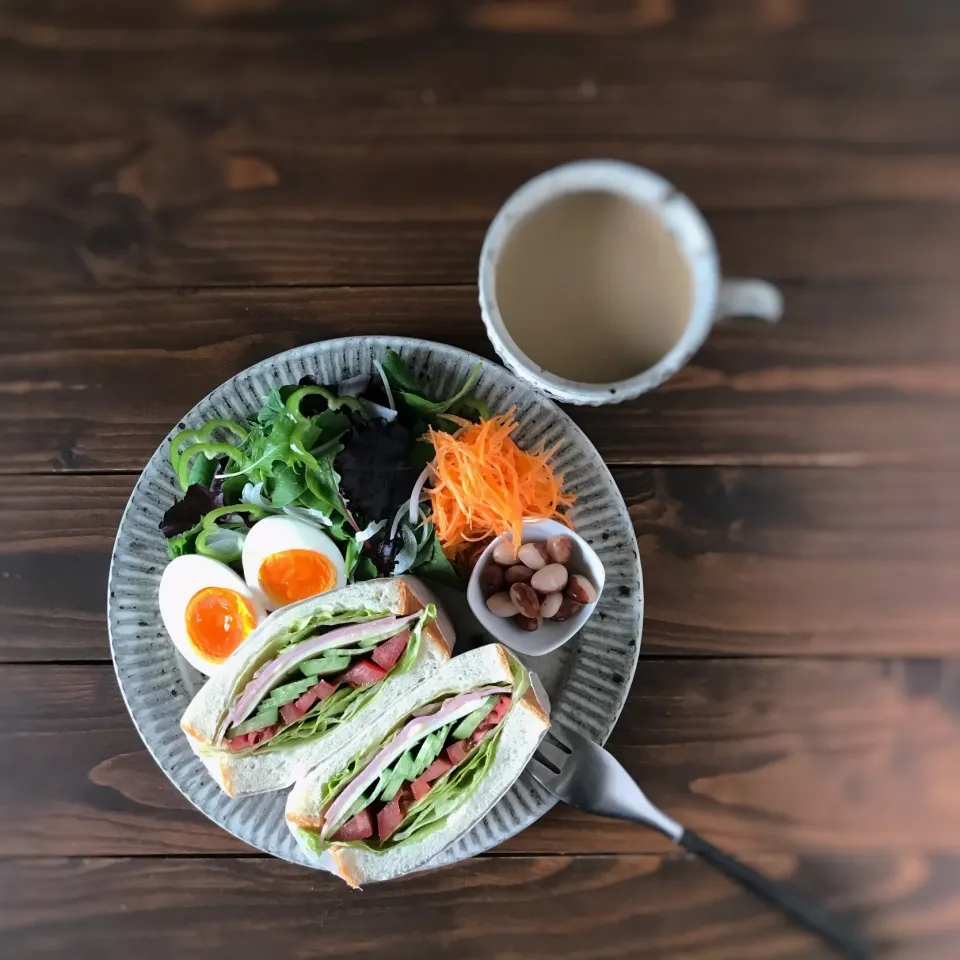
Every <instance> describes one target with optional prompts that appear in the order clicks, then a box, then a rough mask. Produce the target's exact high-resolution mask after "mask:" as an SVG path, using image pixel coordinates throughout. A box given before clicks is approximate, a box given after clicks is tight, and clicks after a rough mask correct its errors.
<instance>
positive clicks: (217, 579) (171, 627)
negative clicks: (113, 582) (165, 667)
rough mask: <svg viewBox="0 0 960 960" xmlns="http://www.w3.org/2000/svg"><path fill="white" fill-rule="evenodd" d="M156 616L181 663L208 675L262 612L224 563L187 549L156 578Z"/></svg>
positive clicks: (254, 624)
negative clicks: (182, 659) (161, 621)
mask: <svg viewBox="0 0 960 960" xmlns="http://www.w3.org/2000/svg"><path fill="white" fill-rule="evenodd" d="M160 615H161V616H162V617H163V625H164V626H165V627H166V628H167V633H169V634H170V638H171V639H172V640H173V642H174V643H175V644H176V647H177V649H178V650H179V651H180V652H181V653H182V654H183V655H184V657H185V658H186V659H187V662H188V663H190V664H191V665H192V666H194V667H196V668H197V669H198V670H199V671H200V672H201V673H205V674H206V675H207V676H210V674H211V673H213V671H214V669H215V668H216V667H217V666H219V665H220V664H221V663H223V661H224V660H226V659H227V657H229V656H230V654H231V653H233V651H234V650H236V649H237V647H239V646H240V644H241V643H243V641H244V640H245V639H246V638H247V636H248V635H249V634H250V633H251V632H252V631H253V628H254V627H256V625H257V624H258V623H259V622H260V621H261V620H262V619H263V618H264V617H265V616H266V611H265V610H264V609H263V604H262V603H261V602H260V600H259V598H258V597H257V596H256V595H255V594H254V592H253V591H252V590H251V589H250V588H249V587H248V586H247V585H246V584H245V583H244V582H243V580H242V579H241V578H240V577H238V576H237V574H235V573H234V572H233V571H232V570H231V569H230V568H229V567H228V566H226V564H223V563H220V562H219V561H218V560H211V559H210V558H209V557H201V556H197V555H195V554H189V555H187V556H183V557H177V558H176V559H175V560H171V561H170V563H168V564H167V567H166V569H165V570H164V571H163V576H161V577H160Z"/></svg>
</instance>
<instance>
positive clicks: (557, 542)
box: [547, 533, 573, 564]
mask: <svg viewBox="0 0 960 960" xmlns="http://www.w3.org/2000/svg"><path fill="white" fill-rule="evenodd" d="M547 556H548V557H549V558H550V560H551V561H552V562H553V563H563V564H567V563H569V562H570V558H571V557H572V556H573V541H572V540H571V539H570V538H569V537H565V536H564V535H563V534H562V533H558V534H557V535H556V536H555V537H551V538H550V539H549V540H548V541H547Z"/></svg>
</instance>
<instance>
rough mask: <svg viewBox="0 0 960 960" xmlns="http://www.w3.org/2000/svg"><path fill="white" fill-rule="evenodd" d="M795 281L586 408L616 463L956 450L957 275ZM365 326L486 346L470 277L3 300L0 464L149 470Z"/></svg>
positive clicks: (815, 459) (953, 454) (924, 457)
mask: <svg viewBox="0 0 960 960" xmlns="http://www.w3.org/2000/svg"><path fill="white" fill-rule="evenodd" d="M785 292H786V302H787V315H786V317H785V319H784V321H783V322H782V323H781V324H780V325H778V326H777V327H775V328H770V327H765V326H763V325H759V324H750V323H744V324H739V325H728V326H724V327H722V328H719V329H717V330H715V331H714V333H713V335H712V336H711V338H710V339H709V341H708V342H707V344H706V345H705V346H704V347H703V348H702V349H701V351H700V352H699V353H698V354H697V356H696V357H695V358H694V360H693V361H692V363H691V364H690V365H689V366H688V367H687V368H685V369H684V370H683V371H682V372H681V373H680V374H679V375H678V376H677V377H675V378H674V379H673V380H671V381H669V382H668V383H667V384H665V385H664V386H663V387H662V388H661V389H660V390H658V391H657V392H655V393H654V394H651V395H649V396H646V397H643V398H640V399H639V400H637V401H634V402H631V403H627V404H622V405H619V406H614V407H605V408H603V409H599V410H598V409H589V408H577V409H574V410H573V411H572V413H573V416H574V417H575V419H576V420H577V421H578V422H579V423H580V424H581V426H582V427H583V428H584V430H586V432H587V434H588V435H589V436H590V438H591V439H592V440H593V442H594V443H595V444H596V446H597V448H598V450H599V451H600V453H601V454H602V455H603V457H604V458H605V459H606V460H607V462H608V463H612V464H616V463H650V462H651V461H654V462H657V461H659V462H674V463H675V462H695V463H703V462H712V463H716V462H744V461H746V462H753V463H801V464H810V463H813V464H822V465H830V466H834V465H843V466H850V465H861V464H868V465H869V464H875V463H917V462H927V463H935V462H936V463H953V464H956V463H957V462H958V460H960V453H958V445H957V443H956V435H957V429H956V424H957V423H958V422H960V327H958V325H957V323H956V317H957V315H958V311H960V284H957V283H956V282H951V283H936V284H875V285H869V286H868V285H863V284H816V285H813V286H802V285H793V286H790V287H789V288H787V290H786V291H785ZM917 324H919V327H918V326H917ZM918 330H920V331H922V332H920V333H918ZM364 334H399V335H405V336H418V337H424V338H427V339H436V340H441V341H444V342H448V343H452V344H454V345H456V346H461V347H464V348H467V349H471V350H474V351H479V352H480V353H483V354H485V355H487V356H489V355H490V354H491V350H490V346H489V344H488V343H487V341H486V338H485V336H484V333H483V327H482V324H481V323H480V320H479V316H478V307H477V301H476V291H475V289H473V288H467V287H463V288H436V287H431V288H420V287H418V288H413V289H409V288H400V287H392V288H383V289H379V288H378V289H341V290H317V289H311V290H256V291H241V290H230V291H222V290H220V291H211V290H207V291H179V292H178V293H176V294H174V293H171V292H160V291H153V292H130V293H113V294H92V295H91V294H86V295H81V294H62V295H57V296H44V297H32V296H21V297H6V298H4V299H3V302H2V303H0V472H22V471H31V472H38V471H48V470H131V469H136V470H139V469H141V467H142V465H143V464H144V463H145V462H146V460H147V459H148V458H149V457H150V455H151V454H152V453H153V451H154V449H155V448H156V446H157V445H158V444H159V443H160V442H161V441H162V440H163V438H164V437H165V436H166V433H167V431H168V430H170V429H171V428H172V427H173V426H174V425H175V424H176V423H177V422H178V420H179V419H180V417H182V416H183V414H184V413H186V412H187V410H189V409H190V407H192V406H193V404H194V403H196V402H197V401H198V400H200V399H201V398H202V397H203V396H204V395H205V394H206V393H207V392H209V391H210V390H212V389H214V388H215V387H217V386H219V385H220V384H221V383H222V382H223V381H224V380H226V379H227V378H229V377H230V376H232V375H233V374H235V373H238V372H239V371H241V370H243V369H244V368H245V367H247V366H249V365H250V364H252V363H255V362H257V361H259V360H262V359H264V358H265V357H268V356H271V355H273V354H275V353H277V352H279V351H282V350H286V349H289V348H291V347H294V346H298V345H301V344H305V343H311V342H314V341H317V340H323V339H327V338H330V337H339V336H358V335H364Z"/></svg>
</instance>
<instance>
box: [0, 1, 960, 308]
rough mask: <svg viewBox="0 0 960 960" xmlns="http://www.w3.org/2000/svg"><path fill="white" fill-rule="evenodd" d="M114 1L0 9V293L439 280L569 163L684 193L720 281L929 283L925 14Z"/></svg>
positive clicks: (940, 245) (939, 187)
mask: <svg viewBox="0 0 960 960" xmlns="http://www.w3.org/2000/svg"><path fill="white" fill-rule="evenodd" d="M141 6H143V5H140V4H126V3H121V2H113V3H110V4H107V5H104V6H101V5H99V4H98V5H90V4H73V5H64V4H58V3H52V2H47V3H40V4H36V3H27V2H21V3H15V4H12V5H8V6H7V8H6V9H5V10H4V11H3V12H2V13H0V43H3V45H4V48H5V51H4V52H5V54H6V56H4V58H3V59H2V63H0V89H2V90H3V93H2V94H0V107H2V113H0V115H2V119H3V123H4V126H3V128H0V131H2V132H4V133H6V135H5V136H3V137H2V138H0V174H2V176H0V237H2V242H0V252H2V254H3V256H2V257H0V286H2V287H5V288H8V289H43V290H46V289H49V288H51V287H59V288H73V287H104V286H106V287H117V286H120V287H127V286H143V285H147V286H149V285H161V286H170V285H174V286H176V285H181V284H245V285H248V284H277V283H283V284H287V283H309V284H341V283H353V284H356V283H406V282H411V281H415V282H418V283H447V282H458V283H462V282H469V281H470V280H471V279H472V278H473V277H474V275H475V265H476V260H477V254H478V252H479V246H480V241H481V238H482V235H483V230H484V226H485V223H486V222H487V221H488V220H489V218H490V217H491V216H492V214H493V213H494V212H495V210H496V208H497V207H498V206H499V204H500V203H501V202H502V201H503V199H505V197H506V196H507V195H508V194H509V193H510V192H511V191H512V190H513V189H514V188H515V187H516V186H518V185H519V184H520V183H521V182H523V180H525V179H527V178H528V177H529V176H531V175H533V174H534V173H537V172H539V171H540V170H542V169H544V168H546V167H549V166H551V165H554V164H556V163H560V162H563V161H565V160H569V159H573V158H576V157H580V156H582V155H583V154H584V153H585V152H588V153H590V154H598V153H599V154H606V155H614V156H619V157H622V158H623V159H626V160H631V161H634V162H638V163H642V164H645V165H648V166H652V167H654V168H656V169H659V170H660V171H661V172H663V173H664V174H665V175H667V176H668V177H670V178H671V179H673V180H674V181H675V182H676V183H677V185H678V186H679V187H680V188H681V189H683V190H686V191H688V192H689V193H690V194H691V195H692V196H693V197H694V198H695V199H696V201H697V202H698V203H699V204H701V205H702V206H703V207H704V209H705V211H706V212H707V214H708V217H709V219H710V221H711V223H712V224H713V226H714V228H715V229H716V231H717V234H718V238H719V240H720V247H721V250H722V252H723V256H724V260H725V264H726V267H727V269H728V270H730V271H731V272H733V273H735V274H736V273H744V272H746V273H759V274H761V275H768V276H770V277H771V278H772V279H779V280H783V279H796V278H804V279H825V278H831V279H847V280H849V279H861V280H864V279H867V280H888V279H935V278H938V279H944V278H952V277H953V275H954V269H955V259H954V257H953V255H952V250H953V249H954V248H955V246H956V240H957V237H958V236H960V205H958V203H957V200H958V198H960V177H958V175H957V167H956V163H955V157H956V149H957V133H956V124H955V122H954V121H955V112H954V110H953V103H952V99H951V98H952V96H954V95H955V94H956V92H957V90H958V87H960V84H958V81H957V76H958V74H960V69H958V67H960V61H958V56H957V53H956V44H955V43H954V42H953V41H954V39H955V37H956V36H957V34H958V31H960V28H958V27H957V25H956V19H957V18H956V12H955V10H953V9H951V5H950V4H949V2H941V3H938V4H931V3H929V2H927V3H925V4H923V7H924V11H925V13H924V15H921V16H917V15H914V14H911V13H910V12H909V7H911V6H913V5H910V4H903V3H900V4H892V3H887V4H883V5H882V6H883V8H884V9H883V12H882V13H881V14H880V15H878V14H877V10H876V6H877V5H876V4H875V3H872V2H870V0H857V2H850V0H848V2H846V3H844V4H842V5H841V6H843V7H844V12H843V13H841V14H838V13H837V11H836V9H835V7H836V6H837V5H836V4H834V3H832V2H831V0H790V2H787V3H784V2H783V0H754V2H742V3H734V4H730V3H721V2H717V0H714V2H698V3H693V2H677V0H644V2H641V3H639V4H635V3H613V4H608V3H604V4H602V5H601V7H602V9H599V10H597V9H594V7H595V5H591V4H589V3H583V2H565V3H559V4H549V5H544V4H541V3H521V4H507V3H503V2H502V0H493V2H491V0H484V2H476V3H465V4H455V5H450V4H440V3H433V4H428V3H420V2H414V0H406V2H403V3H396V2H384V0H380V2H375V3H372V2H364V3H360V4H351V5H349V6H346V7H343V6H341V5H330V4H316V5H311V6H309V7H304V6H303V5H302V4H296V3H287V4H277V3H274V2H269V3H255V4H251V3H250V2H249V0H231V2H226V0H218V2H216V3H209V2H207V0H193V2H189V3H186V2H185V3H182V4H178V5H176V6H174V7H172V8H171V10H170V11H162V12H161V11H151V10H146V11H142V10H141V9H139V8H140V7H141ZM148 6H149V5H148ZM161 6H166V5H161ZM547 7H549V8H550V9H549V12H546V13H545V12H544V10H545V9H546V8H547ZM932 11H936V13H935V15H934V14H933V12H932ZM492 62H494V63H495V64H496V69H491V63H492ZM66 78H69V80H67V79H66ZM906 235H913V236H914V240H915V242H913V243H910V244H903V243H901V242H900V238H901V237H903V236H906Z"/></svg>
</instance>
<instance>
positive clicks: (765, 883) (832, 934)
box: [529, 723, 871, 960]
mask: <svg viewBox="0 0 960 960" xmlns="http://www.w3.org/2000/svg"><path fill="white" fill-rule="evenodd" d="M550 741H553V742H550ZM529 769H530V772H531V773H532V774H533V776H534V777H535V778H536V780H537V781H538V782H539V783H541V784H542V785H543V786H544V787H546V788H547V790H549V791H550V792H551V793H552V794H553V795H554V796H555V797H558V798H559V799H560V800H563V801H564V803H568V804H569V805H570V806H571V807H577V808H578V809H580V810H585V811H586V812H587V813H595V814H598V815H599V816H601V817H616V818H618V819H620V820H632V821H633V822H634V823H642V824H644V825H645V826H648V827H652V828H653V829H654V830H658V831H659V832H660V833H662V834H664V835H666V836H667V837H669V838H670V839H671V840H672V841H673V842H674V843H676V844H678V845H679V846H681V847H683V848H684V849H685V850H688V851H689V852H690V853H694V854H696V855H697V856H698V857H700V858H701V859H702V860H705V861H707V863H709V864H711V866H714V867H716V868H717V869H718V870H720V871H722V872H723V873H725V874H726V875H727V876H728V877H730V878H731V879H732V880H735V881H736V882H737V883H739V884H740V885H741V886H742V887H744V888H746V889H747V890H749V891H750V892H751V893H753V894H755V895H756V896H758V897H761V898H762V899H764V900H766V901H767V903H770V904H772V905H773V906H775V907H777V908H779V909H780V910H782V911H783V912H784V913H785V914H787V915H788V916H790V917H792V918H793V919H794V920H795V921H797V922H798V923H800V924H802V925H803V926H804V927H806V928H807V929H808V930H812V931H813V932H814V933H817V934H819V935H820V936H821V937H823V938H824V939H825V940H827V941H829V942H830V943H831V944H832V945H833V946H834V947H835V948H836V949H837V950H839V951H840V952H841V953H842V954H844V955H845V956H848V957H853V958H856V960H867V958H869V956H870V952H871V951H870V945H869V944H868V943H867V942H866V941H865V940H863V939H862V938H861V937H860V936H859V934H857V933H856V932H855V931H854V930H852V929H850V928H848V927H847V926H846V924H845V923H843V922H842V921H840V920H838V919H837V918H836V917H833V916H831V915H830V914H829V913H827V912H826V911H825V910H823V909H821V908H820V907H818V906H816V905H815V904H812V903H808V902H807V901H805V900H804V899H802V898H801V897H800V896H798V895H797V894H796V893H795V892H794V891H793V890H791V889H790V887H788V886H786V885H785V884H782V883H777V882H776V881H774V880H771V879H770V878H769V877H765V876H764V875H763V874H762V873H759V872H758V871H756V870H754V869H753V868H752V867H748V866H747V865H746V864H745V863H741V862H740V861H739V860H738V859H737V858H736V857H734V856H731V855H730V854H729V853H724V851H723V850H721V849H719V848H718V847H715V846H714V845H713V844H712V843H710V842H708V841H707V840H704V839H703V837H701V836H700V835H699V834H697V833H694V832H693V830H688V829H687V828H685V827H684V826H683V825H682V824H679V823H677V821H676V820H673V819H672V818H670V817H668V816H667V815H666V814H665V813H664V812H663V811H662V810H658V809H657V808H656V807H655V806H654V805H653V804H652V803H651V802H650V801H649V800H648V799H647V797H646V795H645V794H644V792H643V791H642V790H641V789H640V787H639V786H637V783H636V782H635V781H634V779H633V777H631V776H630V774H629V773H627V771H626V770H624V768H623V767H622V766H621V765H620V763H619V762H618V761H617V760H616V759H615V758H614V757H613V756H612V755H611V754H609V753H607V751H606V750H604V749H603V747H600V746H598V745H597V744H595V743H594V742H593V741H592V740H588V739H587V738H586V737H585V736H583V734H581V733H578V732H577V731H576V730H572V729H570V728H569V727H563V726H560V725H559V724H556V723H554V724H553V726H551V728H550V731H549V733H548V734H547V738H546V739H544V740H543V741H542V742H541V744H540V747H539V748H538V750H537V752H536V754H535V755H534V758H533V760H531V761H530V768H529Z"/></svg>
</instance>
